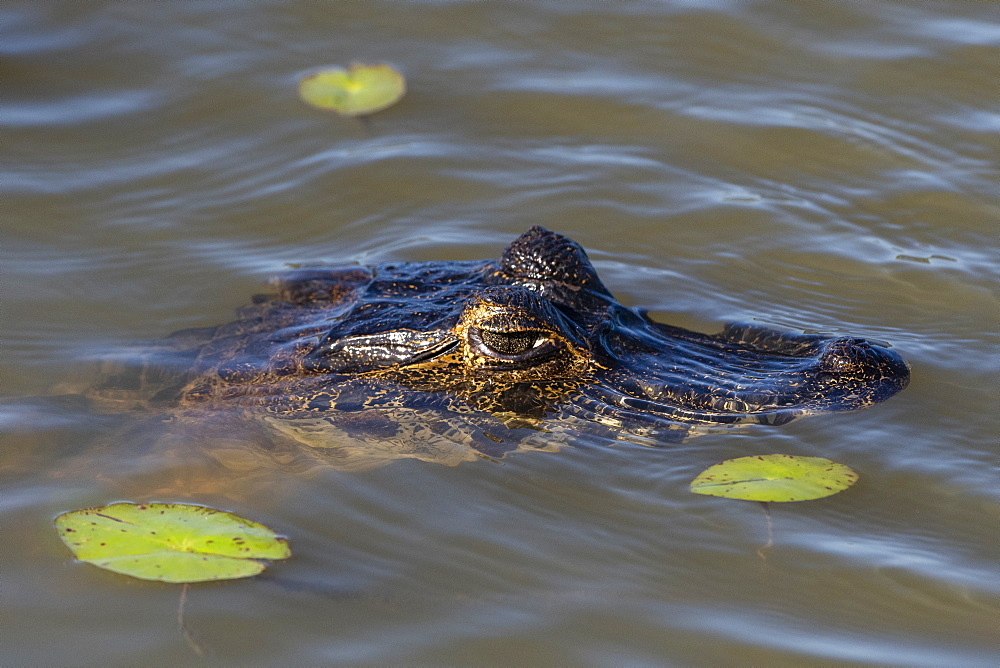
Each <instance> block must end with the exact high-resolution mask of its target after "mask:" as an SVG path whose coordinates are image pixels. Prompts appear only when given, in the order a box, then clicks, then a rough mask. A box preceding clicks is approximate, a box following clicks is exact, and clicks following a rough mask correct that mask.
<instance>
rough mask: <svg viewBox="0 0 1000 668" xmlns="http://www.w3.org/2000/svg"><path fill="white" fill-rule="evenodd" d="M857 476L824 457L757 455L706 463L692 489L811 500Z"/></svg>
mask: <svg viewBox="0 0 1000 668" xmlns="http://www.w3.org/2000/svg"><path fill="white" fill-rule="evenodd" d="M857 480H858V474H857V473H855V472H854V471H852V470H851V469H850V468H848V467H846V466H844V465H843V464H838V463H837V462H834V461H830V460H829V459H824V458H823V457H799V456H796V455H759V456H751V457H738V458H736V459H728V460H726V461H724V462H720V463H719V464H716V465H715V466H710V467H708V468H707V469H705V470H704V471H703V472H702V473H701V475H699V476H698V477H697V478H695V479H694V480H692V481H691V491H692V492H694V493H695V494H708V495H710V496H722V497H725V498H727V499H743V500H745V501H767V502H771V501H775V502H788V501H810V500H812V499H821V498H823V497H825V496H830V495H832V494H836V493H837V492H842V491H843V490H845V489H847V488H848V487H850V486H851V485H853V484H854V483H855V482H857Z"/></svg>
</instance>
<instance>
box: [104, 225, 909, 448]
mask: <svg viewBox="0 0 1000 668" xmlns="http://www.w3.org/2000/svg"><path fill="white" fill-rule="evenodd" d="M172 340H174V341H175V342H176V345H172V346H168V348H169V349H170V350H171V355H173V356H174V357H176V358H178V359H180V360H187V362H190V364H189V365H188V367H187V368H186V369H185V370H184V371H183V373H177V374H174V376H173V377H172V378H171V380H172V382H165V383H162V384H161V385H162V387H159V388H157V391H155V392H153V391H151V390H147V391H146V392H145V394H144V395H143V396H144V397H146V398H147V399H150V400H151V401H153V402H154V403H157V404H159V405H161V406H165V407H169V408H170V409H171V410H176V411H181V412H187V413H192V412H196V411H204V410H211V411H213V412H217V411H232V412H234V413H238V414H239V415H240V416H241V417H253V416H257V417H262V418H264V419H265V421H267V422H268V423H270V424H271V425H272V426H274V428H275V429H276V430H278V431H280V432H282V433H284V434H286V435H291V436H292V437H293V438H296V439H298V440H301V441H303V442H306V443H308V444H309V445H312V446H316V447H327V445H326V444H325V439H334V440H336V438H342V437H344V436H345V435H347V436H348V437H350V438H353V439H355V440H360V441H361V442H365V443H368V444H369V445H371V446H372V447H375V445H374V444H376V443H378V444H379V445H378V447H379V448H381V449H382V450H383V451H385V452H384V453H383V456H384V458H392V453H393V450H392V448H393V447H398V452H399V453H401V454H400V455H399V456H418V457H420V458H425V459H436V456H435V455H434V454H433V452H430V451H433V450H435V449H438V450H440V449H441V448H445V449H447V448H446V447H445V446H444V445H443V443H446V442H451V443H454V442H456V441H458V442H461V443H462V444H464V445H465V446H467V447H471V448H472V449H473V450H474V451H477V452H480V453H485V454H487V455H491V456H497V455H502V454H503V453H504V452H506V451H509V450H511V449H514V448H517V447H519V446H523V445H524V444H525V443H528V444H531V447H538V446H539V445H540V444H542V441H544V440H545V439H548V442H551V443H559V442H563V441H567V442H568V441H570V440H572V434H574V433H591V434H597V435H600V436H602V437H606V438H623V437H625V438H629V437H630V436H632V437H635V438H636V439H638V440H644V439H649V440H650V441H651V442H655V441H657V440H659V441H663V440H676V439H677V438H678V437H679V436H681V435H683V434H685V433H686V432H687V431H688V430H690V429H692V428H695V427H697V426H698V425H711V424H735V423H746V422H756V423H772V424H775V423H783V422H787V421H788V420H790V419H793V418H794V417H796V416H799V415H803V414H809V413H818V412H824V411H844V410H853V409H859V408H864V407H866V406H870V405H872V404H874V403H876V402H879V401H882V400H884V399H887V398H889V397H890V396H892V395H893V394H895V393H896V392H898V391H899V390H901V389H903V388H904V387H905V386H906V384H907V382H908V380H909V372H908V369H907V366H906V364H905V363H904V362H903V361H902V360H901V359H900V358H899V357H898V356H897V355H896V354H895V353H893V352H891V351H889V350H887V349H885V348H883V347H880V346H878V345H875V344H873V343H871V342H868V341H865V340H863V339H858V338H849V337H843V338H825V337H820V336H806V335H796V334H787V333H782V332H778V331H775V330H770V329H767V328H763V327H757V326H751V325H729V326H727V327H726V328H725V329H724V330H723V331H722V332H721V333H719V334H716V335H708V334H700V333H697V332H692V331H689V330H684V329H681V328H677V327H672V326H669V325H664V324H660V323H656V322H653V321H651V320H650V319H648V318H647V317H646V316H645V315H643V314H642V313H640V312H639V311H636V310H633V309H629V308H626V307H624V306H622V305H621V304H619V303H618V302H617V301H616V300H615V298H614V297H613V296H612V295H611V293H610V292H609V291H608V290H607V288H605V287H604V285H603V284H602V283H601V281H600V279H599V278H598V276H597V273H596V271H595V270H594V268H593V265H591V263H590V261H589V259H588V258H587V255H586V253H585V252H584V251H583V249H582V248H580V246H578V245H577V244H576V243H575V242H573V241H570V240H569V239H566V238H565V237H562V236H560V235H558V234H555V233H553V232H550V231H548V230H545V229H543V228H541V227H533V228H531V229H530V230H529V231H528V232H526V233H525V234H523V235H521V236H520V237H518V238H517V239H516V240H515V241H514V242H513V243H512V244H511V245H510V246H509V247H508V248H507V250H506V251H505V252H504V254H503V255H502V257H501V259H500V260H499V261H480V262H426V263H397V264H385V265H381V266H378V267H375V268H372V269H363V268H350V269H315V270H302V271H296V272H292V273H290V274H288V275H286V276H284V277H282V278H281V279H280V280H279V282H278V292H277V294H274V295H269V296H259V297H257V298H255V305H253V306H250V307H247V308H245V309H243V310H242V311H241V312H240V314H239V317H238V319H237V320H236V321H235V322H232V323H230V324H227V325H223V326H220V327H217V328H214V329H206V330H199V331H197V332H194V333H179V334H177V335H174V338H173V339H172ZM153 364H155V361H154V362H153ZM148 366H149V365H147V366H146V368H147V369H148ZM143 373H144V374H147V375H148V370H147V371H144V372H143ZM154 375H155V374H154ZM166 376H167V377H170V374H166ZM104 387H108V385H107V384H105V385H104ZM407 439H410V440H411V441H412V442H410V443H409V444H405V442H406V441H407ZM414 439H415V441H414ZM421 440H422V441H423V442H424V443H425V444H430V443H435V444H436V445H427V446H426V449H427V450H428V452H430V454H428V455H427V456H426V457H425V456H421V455H420V454H419V451H420V449H421V446H420V445H414V443H419V442H421ZM386 444H388V445H386ZM393 444H396V445H395V446H394V445H393ZM414 452H417V454H413V453H414ZM449 456H450V455H449Z"/></svg>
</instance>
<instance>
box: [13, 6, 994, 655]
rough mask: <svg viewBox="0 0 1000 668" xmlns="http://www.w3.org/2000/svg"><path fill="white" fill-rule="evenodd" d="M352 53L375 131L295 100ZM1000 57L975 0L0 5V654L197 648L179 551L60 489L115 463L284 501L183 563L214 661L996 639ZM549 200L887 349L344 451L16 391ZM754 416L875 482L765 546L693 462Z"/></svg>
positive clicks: (148, 492) (761, 315)
mask: <svg viewBox="0 0 1000 668" xmlns="http://www.w3.org/2000/svg"><path fill="white" fill-rule="evenodd" d="M352 60H360V61H366V60H368V61H381V60H386V61H389V62H392V63H394V64H396V65H397V66H398V67H400V68H401V69H402V70H403V71H404V72H405V73H406V75H407V77H408V80H409V83H410V93H409V94H408V96H407V97H406V98H405V99H404V101H403V102H402V103H401V104H399V105H398V106H396V107H394V108H392V109H390V110H387V111H385V112H382V113H380V114H378V115H377V116H375V117H374V118H373V119H372V121H371V124H370V128H369V129H368V130H367V131H366V129H365V128H364V127H363V126H362V125H360V124H359V123H357V122H354V121H351V120H344V119H339V118H336V117H328V116H325V115H323V114H321V113H318V112H316V111H314V110H312V109H309V108H307V107H305V106H304V105H303V104H301V103H300V102H299V101H298V100H297V98H296V93H295V82H296V79H297V77H298V76H299V75H300V74H301V73H302V72H303V71H305V70H308V69H309V68H312V67H315V66H317V65H324V64H344V63H347V62H350V61H352ZM998 80H1000V9H998V6H997V5H996V4H993V3H974V2H938V3H932V2H921V3H912V2H880V3H854V2H796V3H783V2H759V3H743V2H726V1H715V2H713V1H708V0H706V1H705V2H697V1H695V2H659V3H656V2H635V3H633V2H627V3H609V2H571V3H568V2H530V3H529V2H388V1H387V2H345V1H343V0H339V1H338V2H335V3H313V2H258V3H230V2H222V1H218V2H201V3H190V2H183V1H174V2H166V1H164V2H157V3H119V2H86V3H82V2H69V1H64V2H48V3H20V2H7V3H5V4H4V6H3V8H2V9H0V82H2V93H0V132H2V135H0V136H2V138H3V139H2V143H0V155H2V158H3V159H2V162H0V263H2V264H0V345H2V351H3V354H2V358H0V388H2V390H0V391H2V395H3V396H4V397H5V399H4V400H3V402H2V403H0V447H2V454H0V480H2V484H3V492H2V494H0V535H2V537H3V547H2V549H0V568H2V579H0V592H2V598H0V601H2V602H0V663H3V664H62V665H66V664H94V665H99V664H100V665H106V664H116V665H122V664H168V663H176V662H191V661H194V660H196V657H195V656H194V655H193V654H192V653H191V652H190V650H189V649H188V648H187V646H186V645H185V643H184V641H183V640H182V639H181V637H180V635H179V633H178V631H177V628H176V626H175V619H174V615H175V612H176V610H175V606H176V603H177V595H178V592H177V590H176V589H175V588H172V587H168V586H162V585H154V584H148V583H141V582H137V581H127V580H126V579H125V578H122V577H119V576H115V575H112V574H108V573H105V572H101V571H98V570H97V569H94V568H92V567H89V566H84V565H77V564H74V563H73V562H72V560H71V559H69V558H68V555H67V553H66V551H65V549H64V548H63V546H62V545H61V544H60V542H59V540H58V538H57V536H56V534H55V531H54V530H53V529H52V527H51V518H52V517H53V516H54V515H55V514H57V513H58V512H60V511H62V510H67V509H72V508H80V507H85V506H89V505H95V504H100V503H107V502H110V501H114V500H118V499H132V500H148V499H158V500H176V501H194V502H200V503H206V504H209V505H215V506H218V507H222V508H226V509H230V510H235V511H238V512H242V513H245V514H247V515H249V516H251V517H254V518H256V519H258V520H260V521H264V522H266V523H269V524H271V525H272V526H274V527H276V528H278V529H279V530H281V531H283V532H285V533H286V534H288V535H289V536H290V537H291V540H292V545H293V549H294V551H295V558H294V559H293V560H291V561H289V562H287V563H283V564H280V565H276V566H275V567H274V568H273V569H272V570H271V575H270V576H269V577H268V578H264V579H258V580H254V581H245V582H239V583H229V584H221V585H210V586H199V587H196V588H194V589H193V591H192V592H191V595H190V596H189V599H188V613H187V615H188V616H187V620H188V624H189V625H190V627H191V628H192V631H193V633H194V634H195V636H196V637H197V638H198V640H199V642H200V643H201V644H202V645H203V646H204V647H205V648H206V650H207V651H208V653H209V655H208V657H207V659H206V660H207V661H209V662H211V663H232V664H235V663H244V664H246V663H254V664H288V665H293V664H305V663H312V664H316V663H326V664H362V663H368V664H371V663H380V664H393V663H395V664H400V663H409V664H444V663H479V664H492V663H496V664H501V663H503V664H515V663H522V664H543V663H572V664H589V665H607V664H612V665H615V664H616V665H620V664H674V665H720V664H751V663H753V664H765V665H791V664H794V665H810V664H816V665H818V664H824V665H829V664H830V663H847V664H851V663H857V664H871V663H879V664H907V665H969V664H978V665H989V664H993V663H995V662H996V660H997V657H998V653H1000V652H998V648H1000V641H998V638H1000V557H998V548H997V546H998V543H1000V493H998V491H997V490H998V483H1000V466H998V458H1000V453H998V450H1000V446H998V434H1000V425H998V418H997V416H998V414H1000V410H998V409H1000V405H998V404H1000V400H998V395H1000V388H998V381H997V378H998V376H997V372H998V370H1000V369H998V341H997V334H996V332H997V329H998V323H1000V305H998V299H997V283H998V281H997V269H996V267H997V261H998V252H997V245H998V244H997V240H998V230H1000V207H998V199H997V193H998V189H997V182H998V178H1000V169H998V166H997V165H998V157H1000V105H998V98H997V96H996V82H997V81H998ZM536 223H540V224H544V225H545V226H547V227H549V228H551V229H554V230H558V231H560V232H563V233H565V234H567V235H569V236H571V237H573V238H574V239H576V240H577V241H579V242H580V243H581V244H583V245H584V246H585V247H586V248H587V249H588V250H589V251H590V254H591V257H592V258H593V259H594V260H595V262H596V264H597V267H598V270H599V271H600V273H601V275H602V278H603V279H604V281H605V283H606V284H607V285H608V286H609V287H610V288H611V289H612V291H613V292H614V293H615V294H616V295H618V296H619V298H621V299H622V301H623V302H625V303H627V304H630V305H643V306H646V307H648V308H650V309H651V310H652V311H653V313H654V315H655V316H656V317H657V318H658V319H660V320H664V321H668V322H671V323H674V324H678V325H682V326H686V327H691V328H696V329H701V330H705V331H716V330H717V329H718V328H719V326H720V325H721V323H723V322H725V321H729V320H744V321H745V320H757V321H759V322H761V323H765V324H770V325H774V326H779V327H785V328H788V329H790V330H797V331H803V330H809V331H822V332H830V333H851V334H857V335H861V336H868V337H871V338H875V339H881V340H885V341H889V342H891V343H892V345H893V346H894V347H895V349H896V350H897V351H899V352H900V354H902V355H903V356H904V357H905V358H906V359H907V360H908V361H910V363H911V364H912V367H913V382H912V384H911V385H910V387H909V388H908V389H907V390H905V391H904V392H903V393H902V394H900V395H899V396H897V397H896V398H894V399H892V400H891V401H889V402H888V403H886V404H883V405H880V406H878V407H876V408H874V409H871V410H869V411H865V412H862V413H856V414H838V415H828V416H822V417H816V418H812V419H808V420H802V421H799V422H796V423H793V424H790V425H786V426H784V427H780V428H771V429H767V428H760V429H748V430H745V431H742V432H737V433H723V434H709V435H706V436H702V437H700V438H698V439H694V440H692V441H690V442H688V443H685V444H683V445H679V446H672V447H669V448H664V449H648V448H642V447H639V446H623V447H617V448H606V447H595V446H593V445H591V444H587V443H581V444H580V445H579V447H574V448H568V449H564V450H562V451H561V452H558V453H538V454H535V453H531V454H519V455H516V456H513V457H508V458H507V459H505V460H504V463H503V465H502V466H501V465H497V464H493V463H490V462H487V461H485V460H484V461H481V462H474V463H469V464H463V465H461V466H458V467H444V466H434V465H431V464H426V463H422V462H417V461H401V462H397V463H393V464H391V465H389V466H386V467H383V468H379V469H375V470H372V471H367V472H360V473H349V472H337V471H331V470H325V469H319V468H307V467H303V466H300V465H295V466H293V465H289V466H281V465H280V463H275V464H274V465H271V466H269V467H261V466H259V464H258V463H255V462H253V461H251V459H252V458H250V457H249V456H248V455H247V454H246V452H245V451H244V450H243V449H241V444H240V442H239V439H238V438H235V437H234V438H233V440H232V443H230V444H229V445H230V446H231V447H226V448H221V449H217V450H216V451H215V452H214V453H213V455H212V456H211V457H209V456H207V455H205V454H204V453H203V452H202V450H201V449H200V444H199V443H197V442H192V441H191V440H188V439H185V438H184V434H180V435H176V434H175V435H173V436H168V437H165V438H163V437H162V436H163V434H162V432H158V431H157V429H163V427H162V425H161V426H159V427H156V426H155V425H149V424H142V423H139V424H138V425H137V424H136V423H135V422H134V421H130V420H129V418H122V417H121V416H118V417H116V416H98V415H93V414H90V413H88V412H87V411H86V410H83V408H82V405H81V404H80V403H78V402H75V401H73V400H72V398H66V397H59V398H56V397H46V396H44V395H46V393H47V392H48V391H49V389H50V388H52V387H54V386H56V385H58V384H59V383H61V382H63V381H64V380H65V379H66V378H67V377H69V376H71V375H73V374H74V373H76V371H75V370H76V369H78V368H79V367H80V365H81V363H83V362H86V361H87V360H92V359H95V358H99V357H101V356H105V355H108V354H119V355H120V354H124V353H125V352H127V350H128V349H129V346H131V345H132V344H133V343H134V342H136V341H138V340H142V339H148V338H155V337H158V336H162V335H164V334H166V333H168V332H171V331H173V330H176V329H180V328H184V327H193V326H200V325H210V324H216V323H220V322H223V321H225V320H227V319H229V317H230V315H231V314H232V312H233V309H235V308H236V307H238V306H240V305H241V304H244V303H246V302H247V300H248V298H249V296H250V295H251V294H252V293H254V292H256V291H258V290H259V289H260V284H261V283H262V282H263V281H264V280H266V278H267V277H268V276H269V275H270V274H272V273H273V272H275V271H279V270H281V269H282V268H284V267H286V266H287V265H288V264H290V263H304V262H317V261H329V262H335V263H344V262H353V261H360V262H364V263H375V262H382V261H388V260H397V259H404V260H428V259H463V260H465V259H479V258H486V257H495V256H496V255H497V253H498V252H499V251H500V250H501V249H502V248H503V246H504V245H505V244H506V243H507V242H508V241H509V240H510V239H511V238H513V237H514V236H516V235H517V234H519V233H520V232H522V231H524V230H525V229H527V227H529V226H530V225H532V224H536ZM32 397H38V398H32ZM770 452H787V453H791V454H802V455H821V456H826V457H830V458H832V459H835V460H837V461H841V462H843V463H845V464H848V465H850V466H852V467H853V468H855V469H856V470H858V471H859V472H860V473H861V476H862V479H861V482H860V483H859V484H858V485H857V486H856V487H855V488H853V489H852V490H850V491H848V492H847V493H845V494H842V495H840V496H837V497H832V498H831V499H828V500H825V501H818V502H812V503H806V504H801V505H795V506H785V507H780V508H775V509H774V522H775V532H776V533H775V544H774V546H773V547H772V548H771V550H770V552H769V553H768V559H767V562H766V563H762V562H761V561H760V560H759V559H758V557H757V555H756V550H757V548H758V547H759V546H760V545H761V543H762V542H763V541H764V539H765V525H764V521H763V515H762V513H761V511H760V508H759V506H757V505H755V504H741V503H738V502H726V501H723V500H718V499H712V498H708V497H700V496H695V495H692V494H690V493H689V492H688V491H687V483H688V481H689V480H690V479H691V478H693V477H694V476H695V475H696V474H697V473H698V472H700V471H701V470H702V469H703V468H705V467H706V466H708V465H710V464H712V463H714V462H716V461H719V460H721V459H725V458H727V457H733V456H739V455H743V454H756V453H770Z"/></svg>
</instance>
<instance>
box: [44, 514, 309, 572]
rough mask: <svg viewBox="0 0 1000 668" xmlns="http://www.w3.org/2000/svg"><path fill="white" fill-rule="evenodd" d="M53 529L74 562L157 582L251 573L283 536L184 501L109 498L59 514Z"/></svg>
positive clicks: (280, 552) (277, 555) (285, 553)
mask: <svg viewBox="0 0 1000 668" xmlns="http://www.w3.org/2000/svg"><path fill="white" fill-rule="evenodd" d="M55 525H56V530H57V531H58V532H59V536H60V538H62V540H63V542H64V543H66V546H67V547H68V548H69V549H70V550H71V551H72V552H73V555H74V556H75V557H76V558H77V559H79V560H80V561H84V562H87V563H90V564H94V565H95V566H99V567H101V568H104V569H107V570H109V571H114V572H116V573H122V574H124V575H131V576H132V577H135V578H139V579H142V580H159V581H162V582H204V581H206V580H229V579H234V578H244V577H249V576H251V575H257V574H258V573H260V572H261V571H263V570H264V568H265V564H264V563H262V562H260V561H257V560H258V559H285V558H287V557H289V556H291V551H290V550H289V547H288V541H287V540H286V539H285V538H283V537H281V536H278V535H277V534H275V533H274V532H273V531H271V530H270V529H268V528H267V527H266V526H264V525H263V524H258V523H257V522H253V521H250V520H247V519H244V518H242V517H240V516H238V515H234V514H233V513H227V512H223V511H221V510H216V509H214V508H208V507H206V506H197V505H189V504H183V503H113V504H111V505H108V506H99V507H97V508H86V509H84V510H74V511H70V512H67V513H63V514H61V515H59V516H58V517H56V519H55Z"/></svg>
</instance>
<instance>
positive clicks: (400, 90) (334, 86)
mask: <svg viewBox="0 0 1000 668" xmlns="http://www.w3.org/2000/svg"><path fill="white" fill-rule="evenodd" d="M405 92H406V80H405V79H404V78H403V75H402V74H400V73H399V72H398V71H396V70H395V69H394V68H393V67H392V66H391V65H385V64H382V65H361V64H357V63H356V64H354V65H351V66H350V67H349V68H348V69H346V70H345V69H343V68H341V67H330V68H325V69H322V70H318V71H316V72H313V73H312V74H309V75H306V76H305V77H303V78H302V79H301V80H300V81H299V97H301V98H302V100H303V101H304V102H306V103H307V104H310V105H312V106H314V107H317V108H319V109H325V110H330V111H336V112H337V113H338V114H343V115H344V116H364V115H366V114H372V113H375V112H376V111H380V110H382V109H385V108H386V107H390V106H392V105H394V104H396V102H398V101H399V100H400V98H402V97H403V94H404V93H405Z"/></svg>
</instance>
